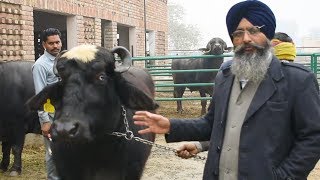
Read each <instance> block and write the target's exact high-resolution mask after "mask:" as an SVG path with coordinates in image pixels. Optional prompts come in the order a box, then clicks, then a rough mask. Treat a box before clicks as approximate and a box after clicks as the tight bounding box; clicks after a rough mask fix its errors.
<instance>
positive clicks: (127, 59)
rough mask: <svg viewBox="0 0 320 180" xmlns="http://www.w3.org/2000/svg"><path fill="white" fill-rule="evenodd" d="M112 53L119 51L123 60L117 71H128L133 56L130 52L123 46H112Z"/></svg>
mask: <svg viewBox="0 0 320 180" xmlns="http://www.w3.org/2000/svg"><path fill="white" fill-rule="evenodd" d="M111 52H112V53H117V54H118V55H119V57H120V59H121V61H122V64H121V65H120V66H117V67H116V69H115V71H117V72H125V71H127V70H128V69H129V68H130V66H131V65H132V58H131V54H130V52H129V51H128V50H127V49H126V48H125V47H122V46H116V47H114V48H112V50H111Z"/></svg>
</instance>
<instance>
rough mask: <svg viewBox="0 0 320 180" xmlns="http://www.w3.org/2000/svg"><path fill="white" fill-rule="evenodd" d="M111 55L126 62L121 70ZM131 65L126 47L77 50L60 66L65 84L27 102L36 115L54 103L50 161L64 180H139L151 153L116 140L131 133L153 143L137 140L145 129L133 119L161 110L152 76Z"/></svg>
mask: <svg viewBox="0 0 320 180" xmlns="http://www.w3.org/2000/svg"><path fill="white" fill-rule="evenodd" d="M113 53H117V54H118V55H119V56H120V58H121V59H122V60H123V63H122V65H121V66H119V67H116V66H115V57H114V55H113ZM130 65H131V56H130V53H129V52H128V51H127V50H126V49H125V48H123V47H115V48H114V49H113V50H111V51H108V50H107V49H105V48H102V47H97V46H93V45H81V46H78V47H75V48H73V49H71V50H70V51H67V52H63V53H61V54H60V55H59V57H58V58H57V60H56V65H55V71H56V72H57V74H58V76H59V77H60V78H61V81H59V82H57V83H55V84H53V85H50V86H48V87H46V88H44V89H43V90H42V91H41V92H40V93H39V94H37V95H36V96H35V97H33V98H32V99H30V101H29V102H28V105H29V107H31V108H32V109H41V107H42V104H43V103H44V102H46V99H47V98H49V99H51V102H53V105H54V107H55V110H56V111H55V117H54V123H53V124H52V129H51V135H52V139H53V143H52V155H53V159H54V162H55V164H56V167H57V171H58V174H59V176H60V177H61V178H62V179H66V180H69V179H71V180H73V179H77V180H98V179H101V180H102V179H110V180H136V179H140V177H141V174H142V171H143V168H144V165H145V163H146V160H147V158H148V156H149V154H150V148H151V147H150V146H149V145H147V144H143V143H140V142H137V141H134V140H131V141H128V140H126V139H125V138H124V137H118V136H115V135H112V134H113V133H114V132H120V133H125V132H127V136H128V137H130V132H129V131H127V129H129V130H131V131H132V132H133V134H134V135H135V136H138V137H140V138H143V139H147V140H150V141H154V134H149V135H138V134H137V131H138V130H139V129H142V128H143V127H138V126H136V125H134V124H133V121H132V116H133V113H134V110H142V109H145V110H150V111H153V110H155V109H156V108H157V107H158V105H157V104H156V103H155V101H154V99H153V98H154V84H153V81H152V78H151V76H150V75H149V74H148V73H147V72H146V71H145V70H142V69H139V68H136V67H133V66H130ZM126 124H127V125H126ZM120 136H121V135H120Z"/></svg>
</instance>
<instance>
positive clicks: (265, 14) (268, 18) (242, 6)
mask: <svg viewBox="0 0 320 180" xmlns="http://www.w3.org/2000/svg"><path fill="white" fill-rule="evenodd" d="M242 18H246V19H247V20H248V21H249V22H250V23H251V24H253V25H254V26H262V25H264V27H262V28H261V32H262V33H263V34H264V35H266V37H267V38H268V39H272V38H273V36H274V32H275V29H276V18H275V17H274V14H273V12H272V11H271V9H270V8H269V7H268V6H267V5H266V4H264V3H262V2H260V1H257V0H247V1H242V2H239V3H237V4H235V5H233V6H232V7H231V9H230V10H229V12H228V14H227V18H226V23H227V28H228V32H229V36H230V38H231V40H232V36H231V34H232V33H233V32H234V31H235V30H236V29H237V27H238V25H239V22H240V21H241V19H242Z"/></svg>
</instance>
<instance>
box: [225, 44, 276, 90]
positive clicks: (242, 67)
mask: <svg viewBox="0 0 320 180" xmlns="http://www.w3.org/2000/svg"><path fill="white" fill-rule="evenodd" d="M253 46H254V47H256V48H257V51H256V52H254V53H253V54H248V53H244V51H243V48H244V47H243V46H239V47H237V48H235V50H234V61H233V62H232V65H231V72H232V73H233V74H234V75H235V76H237V77H238V78H241V79H242V78H243V79H246V80H248V81H250V82H253V83H255V84H259V83H260V82H261V81H262V80H263V79H264V78H265V76H266V73H267V71H268V68H269V65H270V62H271V60H272V48H271V46H270V42H266V45H265V46H264V47H262V46H257V45H253Z"/></svg>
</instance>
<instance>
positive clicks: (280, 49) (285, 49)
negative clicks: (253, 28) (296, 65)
mask: <svg viewBox="0 0 320 180" xmlns="http://www.w3.org/2000/svg"><path fill="white" fill-rule="evenodd" d="M271 44H272V46H273V48H274V54H275V55H276V56H277V58H278V59H280V60H287V61H289V62H293V61H294V59H295V58H296V54H297V50H296V46H295V44H294V42H293V41H292V39H291V37H290V36H289V35H288V34H286V33H283V32H277V33H275V35H274V37H273V39H272V40H271Z"/></svg>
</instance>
